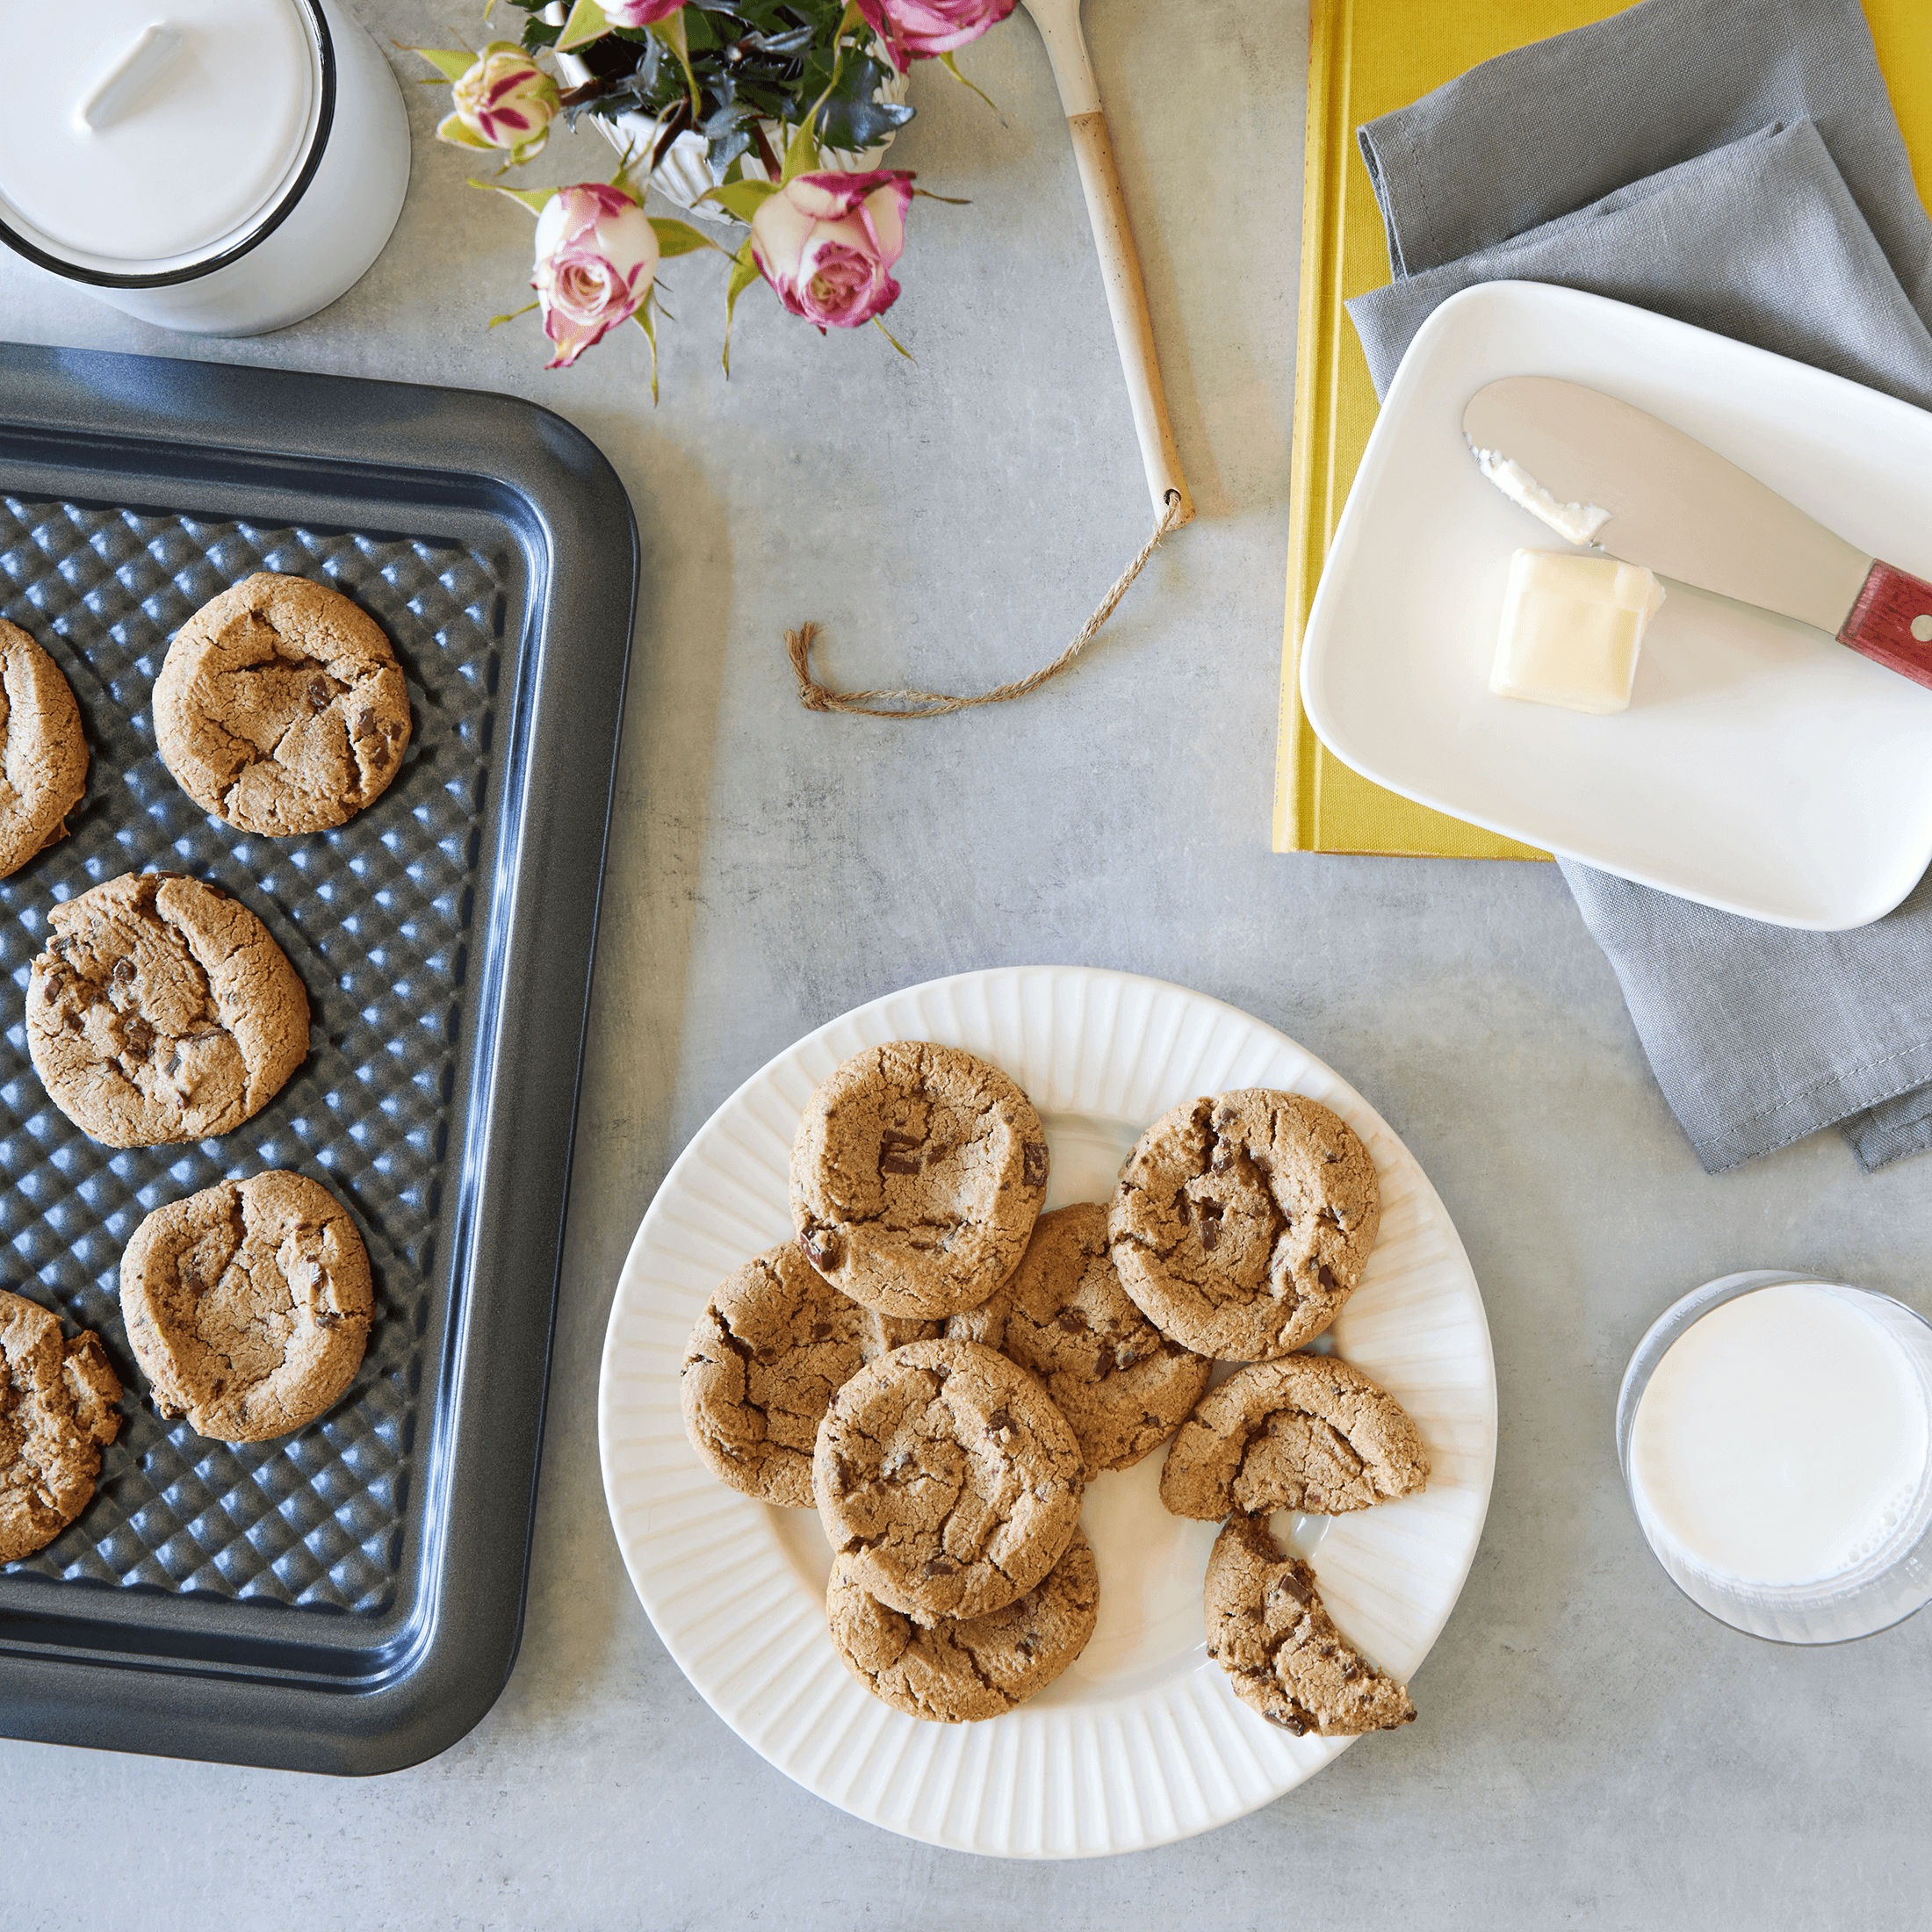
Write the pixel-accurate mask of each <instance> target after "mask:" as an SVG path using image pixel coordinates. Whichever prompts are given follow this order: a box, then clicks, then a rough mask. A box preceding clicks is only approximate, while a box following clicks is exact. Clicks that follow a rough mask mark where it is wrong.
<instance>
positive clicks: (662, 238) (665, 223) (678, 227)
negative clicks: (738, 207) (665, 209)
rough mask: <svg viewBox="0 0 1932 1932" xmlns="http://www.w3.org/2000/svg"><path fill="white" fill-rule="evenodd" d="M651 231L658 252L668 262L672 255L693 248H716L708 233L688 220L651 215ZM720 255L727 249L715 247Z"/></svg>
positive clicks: (685, 252) (687, 251)
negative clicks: (655, 238) (672, 219)
mask: <svg viewBox="0 0 1932 1932" xmlns="http://www.w3.org/2000/svg"><path fill="white" fill-rule="evenodd" d="M651 232H652V234H654V235H656V236H657V238H658V253H659V255H660V256H662V257H663V259H664V260H665V261H667V262H668V261H669V260H670V259H671V257H672V256H675V255H688V254H690V253H691V251H692V250H693V249H717V242H715V241H712V239H711V238H710V235H708V234H700V233H699V232H698V231H697V230H696V228H694V227H691V226H690V224H689V223H688V222H685V221H670V220H666V219H665V218H664V217H663V216H661V215H652V217H651ZM717 252H718V253H719V254H720V255H724V254H725V253H726V252H727V251H726V250H725V249H717Z"/></svg>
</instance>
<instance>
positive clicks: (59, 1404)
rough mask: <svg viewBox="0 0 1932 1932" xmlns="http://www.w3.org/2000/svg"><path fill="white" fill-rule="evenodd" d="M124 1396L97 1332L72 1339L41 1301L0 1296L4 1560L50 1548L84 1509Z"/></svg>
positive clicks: (0, 1538) (0, 1559)
mask: <svg viewBox="0 0 1932 1932" xmlns="http://www.w3.org/2000/svg"><path fill="white" fill-rule="evenodd" d="M120 1399H121V1386H120V1380H119V1377H118V1376H117V1375H116V1374H115V1373H114V1371H113V1370H112V1368H111V1367H110V1366H108V1361H107V1356H106V1354H105V1352H104V1351H103V1350H102V1348H101V1344H100V1337H98V1336H97V1335H96V1334H95V1333H94V1331H93V1330H91V1329H87V1330H83V1331H82V1332H81V1333H80V1334H79V1335H77V1336H76V1337H74V1339H73V1340H72V1341H68V1340H66V1339H64V1338H63V1337H62V1336H61V1324H60V1321H59V1319H58V1318H57V1317H56V1316H53V1315H50V1314H49V1313H48V1312H47V1309H45V1308H41V1307H40V1305H39V1304H38V1303H37V1302H33V1301H25V1300H23V1299H22V1298H21V1297H20V1296H19V1295H18V1294H5V1293H0V1563H12V1562H17V1561H18V1560H19V1559H20V1558H21V1557H23V1556H31V1555H32V1554H33V1553H34V1551H35V1550H37V1549H40V1548H43V1547H44V1546H46V1545H47V1544H49V1543H51V1542H52V1541H53V1540H54V1538H55V1537H56V1536H58V1535H59V1534H60V1533H61V1531H62V1530H64V1529H65V1528H66V1527H67V1526H68V1524H69V1523H71V1522H72V1521H73V1520H74V1518H75V1517H77V1516H78V1515H79V1514H80V1513H81V1511H82V1510H84V1509H85V1508H86V1507H87V1505H88V1503H89V1501H90V1498H91V1497H92V1496H93V1494H94V1479H95V1477H96V1476H97V1475H98V1474H100V1469H101V1450H102V1449H103V1447H105V1445H107V1444H108V1443H111V1442H112V1441H113V1439H114V1438H115V1437H116V1436H117V1435H119V1432H120V1420H121V1419H120Z"/></svg>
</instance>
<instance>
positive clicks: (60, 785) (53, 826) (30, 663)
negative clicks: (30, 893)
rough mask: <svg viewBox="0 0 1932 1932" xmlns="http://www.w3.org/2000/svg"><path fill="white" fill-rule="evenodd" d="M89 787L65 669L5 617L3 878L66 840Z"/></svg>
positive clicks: (1, 662)
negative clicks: (69, 823) (70, 818)
mask: <svg viewBox="0 0 1932 1932" xmlns="http://www.w3.org/2000/svg"><path fill="white" fill-rule="evenodd" d="M86 789H87V739H86V738H85V737H84V736H83V734H82V732H81V710H80V706H79V705H77V704H76V703H75V702H74V694H73V692H72V691H71V690H69V689H68V682H67V680H66V679H65V678H64V677H62V676H61V667H60V666H59V665H57V664H56V663H55V662H54V660H53V659H52V658H50V657H49V656H48V655H47V652H45V651H43V650H42V649H41V648H40V645H37V644H36V643H35V642H34V641H33V639H32V638H30V637H29V636H28V635H27V634H26V632H25V631H23V630H21V628H20V627H19V625H18V624H8V623H7V622H6V621H5V620H4V619H0V878H6V877H8V876H10V875H11V874H13V873H15V872H18V870H19V869H20V868H21V867H22V866H24V865H25V863H26V862H27V861H28V860H29V859H31V858H32V856H33V855H34V854H35V853H37V852H44V851H45V850H46V849H47V847H48V846H50V845H52V844H53V843H54V840H56V839H64V838H65V837H66V836H67V815H68V812H70V811H73V809H74V808H75V806H76V805H77V804H80V802H81V797H82V794H83V793H84V792H85V791H86Z"/></svg>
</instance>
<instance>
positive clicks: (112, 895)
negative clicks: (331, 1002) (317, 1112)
mask: <svg viewBox="0 0 1932 1932" xmlns="http://www.w3.org/2000/svg"><path fill="white" fill-rule="evenodd" d="M47 917H48V924H49V925H51V926H53V928H54V932H53V936H52V937H51V938H50V939H49V940H48V941H47V949H46V950H45V951H44V952H43V953H41V955H40V957H39V958H37V959H36V960H35V961H34V962H33V967H32V973H31V975H30V976H29V978H28V981H27V1006H26V1034H27V1051H28V1052H29V1054H31V1055H32V1059H33V1068H34V1071H35V1072H37V1073H38V1074H39V1075H40V1078H41V1080H42V1082H43V1083H44V1084H45V1085H46V1087H47V1093H48V1096H49V1097H50V1098H51V1099H52V1100H53V1102H54V1105H55V1106H56V1107H59V1108H60V1110H61V1113H63V1114H66V1115H67V1117H68V1120H70V1121H73V1122H74V1124H75V1125H76V1127H78V1128H80V1129H81V1130H82V1131H83V1133H85V1134H88V1135H91V1136H92V1138H94V1139H95V1140H97V1141H99V1142H101V1143H104V1144H105V1145H106V1146H109V1147H153V1146H156V1145H161V1144H164V1143H171V1142H179V1141H198V1140H205V1139H207V1138H208V1137H209V1136H210V1135H217V1134H227V1133H230V1132H232V1131H233V1130H234V1128H238V1127H240V1126H241V1123H242V1121H245V1120H247V1119H248V1118H249V1116H250V1115H251V1114H256V1113H258V1112H259V1111H260V1110H261V1109H262V1108H263V1107H266V1106H267V1105H268V1103H269V1101H270V1100H271V1099H274V1097H275V1095H276V1094H277V1092H279V1090H280V1089H281V1086H282V1084H283V1083H284V1082H285V1080H286V1079H287V1078H288V1077H289V1075H290V1074H292V1072H294V1071H295V1070H296V1068H297V1067H298V1066H299V1065H300V1064H301V1063H302V1061H303V1060H304V1059H305V1058H306V1056H307V1054H308V996H307V994H306V992H304V991H303V990H302V983H301V981H300V980H299V979H298V978H297V977H295V969H294V968H293V967H292V966H291V965H290V964H289V962H288V960H287V958H286V956H285V955H284V954H283V951H282V949H281V948H280V947H278V945H277V944H276V943H275V941H273V940H272V939H271V938H270V936H269V932H268V928H267V927H266V926H263V923H262V922H261V920H260V919H256V916H255V914H254V913H253V912H249V909H248V908H247V906H245V905H242V904H241V902H240V901H239V900H237V899H232V898H229V897H228V896H227V893H225V892H223V891H222V890H220V887H218V886H212V885H204V884H202V883H200V881H198V880H197V879H190V878H184V876H182V875H181V874H179V873H177V872H129V873H124V874H123V875H122V876H120V877H119V878H118V879H110V880H109V881H108V882H107V883H106V884H105V885H97V886H96V887H94V888H93V890H91V891H88V892H83V893H82V894H81V895H80V896H79V897H78V898H72V899H68V901H66V903H65V904H63V905H56V906H55V907H54V910H53V911H52V912H50V913H49V914H48V916H47Z"/></svg>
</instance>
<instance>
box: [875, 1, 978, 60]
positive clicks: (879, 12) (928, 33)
mask: <svg viewBox="0 0 1932 1932" xmlns="http://www.w3.org/2000/svg"><path fill="white" fill-rule="evenodd" d="M859 11H860V12H861V14H863V15H864V16H865V18H866V20H867V22H868V24H869V25H870V26H871V28H872V31H873V32H875V33H876V34H877V35H878V36H879V38H880V39H881V40H883V41H884V42H885V44H886V46H887V47H890V49H891V53H892V64H893V66H895V67H896V68H898V70H899V72H900V73H902V74H903V73H905V69H906V67H907V65H908V63H909V62H911V61H929V60H932V59H934V57H935V56H936V55H938V54H950V53H951V52H952V51H953V49H954V48H955V47H964V46H965V45H966V43H967V42H968V41H969V40H977V39H978V38H979V37H980V35H981V34H983V33H984V32H985V31H986V30H987V28H989V27H995V26H998V25H999V23H1000V22H1001V21H1002V20H1004V19H1005V18H1006V16H1007V15H1008V14H1009V13H1011V12H1012V11H1013V0H859Z"/></svg>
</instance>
